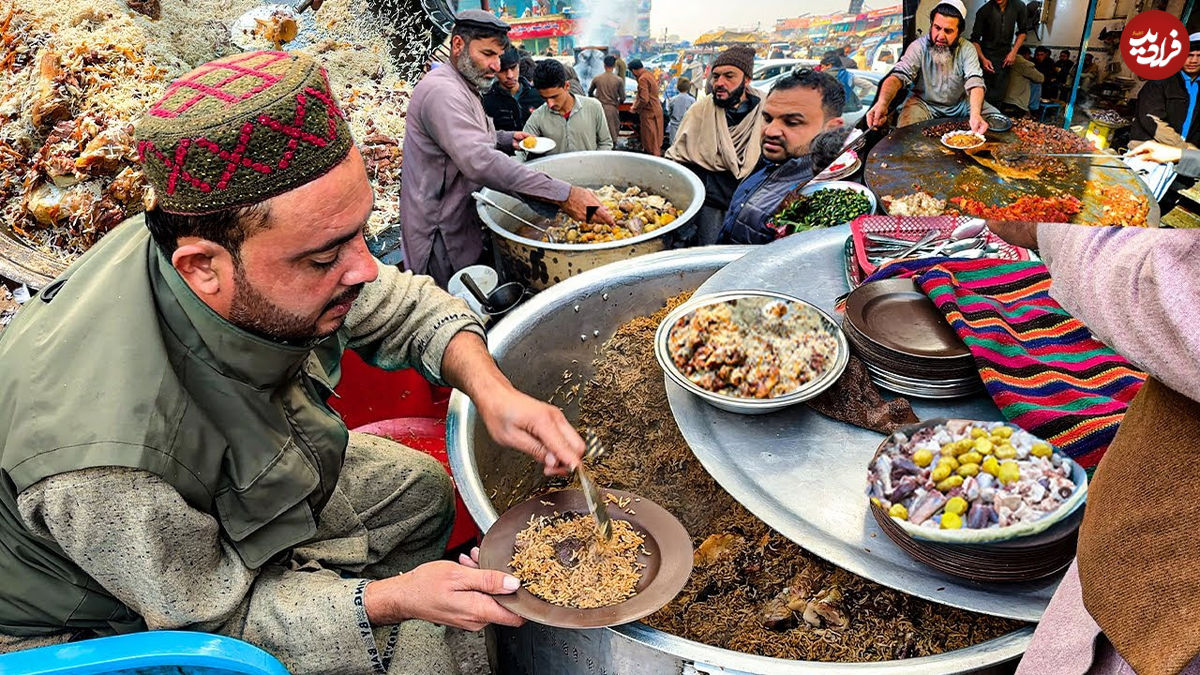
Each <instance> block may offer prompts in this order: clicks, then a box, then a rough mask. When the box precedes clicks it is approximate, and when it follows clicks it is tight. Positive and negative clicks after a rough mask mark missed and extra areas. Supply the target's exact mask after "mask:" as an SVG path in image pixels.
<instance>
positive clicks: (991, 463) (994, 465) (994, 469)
mask: <svg viewBox="0 0 1200 675" xmlns="http://www.w3.org/2000/svg"><path fill="white" fill-rule="evenodd" d="M982 468H983V472H984V473H990V474H992V475H993V476H996V475H999V474H1000V462H997V461H996V458H995V457H988V458H987V459H985V460H983V467H982Z"/></svg>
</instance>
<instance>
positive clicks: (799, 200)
mask: <svg viewBox="0 0 1200 675" xmlns="http://www.w3.org/2000/svg"><path fill="white" fill-rule="evenodd" d="M877 206H878V202H877V200H876V199H875V195H874V194H873V193H872V192H871V190H870V189H869V188H867V187H866V186H864V185H860V184H858V183H851V182H849V181H841V180H834V181H825V182H821V183H808V184H807V185H804V186H803V187H800V188H798V189H796V190H794V191H793V192H792V193H791V194H789V195H788V196H787V197H784V199H783V201H782V202H780V205H779V210H778V211H776V212H775V216H774V217H773V218H772V219H771V223H770V226H771V227H772V228H774V229H775V230H776V231H777V232H778V233H779V236H781V237H784V236H787V235H789V234H795V233H797V232H803V231H805V230H813V229H820V228H825V227H835V226H837V225H841V224H843V223H848V222H850V221H852V220H854V219H855V218H857V217H859V216H861V215H864V214H871V213H875V210H876V208H877Z"/></svg>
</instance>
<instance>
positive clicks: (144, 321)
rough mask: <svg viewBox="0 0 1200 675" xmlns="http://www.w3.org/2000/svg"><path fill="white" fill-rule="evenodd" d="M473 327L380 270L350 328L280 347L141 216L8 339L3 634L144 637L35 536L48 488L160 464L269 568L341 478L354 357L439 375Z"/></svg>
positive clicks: (0, 551)
mask: <svg viewBox="0 0 1200 675" xmlns="http://www.w3.org/2000/svg"><path fill="white" fill-rule="evenodd" d="M397 294H399V296H400V297H402V298H403V300H404V301H403V302H402V303H400V304H399V305H398V310H397V311H395V312H394V313H393V314H391V315H388V316H379V315H376V314H375V313H374V312H373V311H372V309H374V307H375V306H377V305H380V301H381V300H387V302H388V304H389V306H397V305H396V302H395V297H396V296H397ZM464 329H465V330H472V331H474V332H476V333H478V334H480V335H482V327H481V326H480V324H479V321H478V319H477V317H475V315H474V314H472V313H471V312H470V311H469V310H468V309H467V307H466V305H465V304H464V303H462V302H461V301H458V300H457V299H453V298H451V297H450V296H448V295H447V294H446V293H445V292H444V291H441V290H440V289H438V288H437V287H436V286H435V285H434V284H433V282H432V280H430V279H428V278H427V277H417V276H413V275H411V274H401V273H400V272H398V271H397V270H396V269H395V268H390V267H384V266H382V265H380V277H379V279H377V280H376V281H375V282H373V283H371V284H368V285H367V287H365V288H364V290H363V293H362V294H361V295H360V298H359V300H358V301H357V302H356V304H355V307H354V308H353V309H352V310H351V312H350V314H349V315H348V316H347V320H346V323H345V325H344V326H343V328H342V329H341V330H339V331H338V332H337V333H335V334H334V335H332V336H329V337H327V338H325V339H322V340H319V341H317V342H315V343H314V344H310V345H303V346H294V345H285V344H281V343H278V342H274V341H270V340H267V339H264V338H261V337H258V336H255V335H252V334H250V333H248V332H246V331H243V330H241V329H239V328H237V327H235V326H233V325H232V324H230V323H229V322H227V321H225V320H224V319H223V318H221V317H220V316H219V315H217V314H216V313H215V312H214V311H213V310H212V309H210V308H209V307H208V306H207V305H205V304H204V303H203V302H202V301H201V300H200V299H199V298H198V297H196V295H195V294H193V293H192V291H191V290H190V289H189V288H188V286H187V285H186V283H185V282H184V281H183V279H182V278H181V277H180V276H179V275H178V273H176V272H175V270H174V269H173V268H172V267H171V265H170V262H169V261H168V260H167V258H166V256H164V255H163V254H162V253H161V251H160V249H159V248H158V247H157V246H155V245H154V244H153V242H152V240H151V239H150V237H149V234H148V231H147V230H146V228H145V227H144V223H143V222H142V219H141V217H140V216H139V217H136V218H133V219H131V220H130V221H129V222H126V223H124V224H123V225H121V226H120V227H118V228H117V229H116V230H114V231H113V232H112V233H110V234H109V235H108V236H106V237H105V238H104V239H103V240H102V241H101V242H100V243H99V244H97V245H96V246H95V247H93V249H92V250H90V251H89V252H88V253H87V254H85V255H84V256H83V257H81V258H80V259H79V260H78V261H77V262H76V263H75V264H74V265H72V266H71V268H70V269H68V270H67V272H65V273H64V274H63V275H62V276H61V277H60V278H59V279H57V280H55V282H54V283H52V284H51V285H49V286H48V287H46V289H44V290H43V291H42V293H40V294H39V295H38V296H37V297H36V298H35V299H34V300H32V301H31V302H29V303H27V304H26V306H25V307H24V308H23V309H22V311H21V312H20V314H18V316H17V317H16V318H15V319H14V321H13V322H12V324H11V325H10V326H9V328H8V329H7V330H6V331H5V332H4V333H3V335H2V336H0V578H4V579H5V583H3V584H0V633H7V634H9V635H18V636H19V635H39V634H48V633H52V632H56V631H61V630H63V629H64V628H81V629H107V630H115V631H118V632H123V631H131V630H140V629H142V628H143V627H144V623H143V622H142V620H141V618H140V617H138V616H137V615H136V614H135V613H134V612H133V611H132V610H130V609H129V608H128V607H126V606H125V605H123V604H122V603H121V602H120V601H118V600H117V599H116V598H114V597H112V596H111V595H110V594H108V593H107V592H106V591H105V590H104V589H103V588H102V587H100V586H99V584H97V583H95V581H94V580H93V579H91V578H90V577H89V576H88V575H87V574H86V573H85V572H84V571H83V570H82V569H81V568H79V567H78V566H77V565H76V564H75V563H74V562H73V561H71V560H70V559H69V558H68V557H67V556H65V555H64V554H63V552H62V550H61V549H60V548H59V547H58V546H57V545H56V544H55V543H54V542H52V541H48V540H46V539H44V538H40V537H37V536H35V535H34V534H32V533H31V532H30V531H29V530H28V528H27V527H26V526H25V524H24V523H23V522H22V520H21V518H20V514H19V512H18V509H17V504H16V499H17V496H18V495H19V494H20V493H21V492H22V491H24V490H25V489H27V488H28V487H30V486H31V485H33V484H35V483H37V482H38V481H40V480H42V479H45V478H47V477H50V476H54V475H57V474H62V473H66V472H70V471H77V470H80V469H86V468H91V467H102V466H117V467H128V468H134V469H141V470H145V471H148V472H150V473H153V474H155V475H157V476H159V477H161V478H163V479H164V480H165V481H167V482H168V483H169V484H170V485H171V486H172V487H173V488H175V490H176V491H178V492H179V494H180V495H181V496H182V497H183V498H184V499H185V500H186V501H187V503H188V504H189V505H190V506H192V507H193V508H195V509H198V510H200V511H204V512H206V513H210V514H212V515H213V517H214V518H216V520H217V522H218V523H219V524H220V528H221V535H222V537H223V538H224V539H226V540H228V541H229V542H230V544H231V545H232V546H233V548H234V549H235V550H236V551H237V553H238V555H239V556H240V557H241V558H242V560H243V562H244V563H245V564H246V566H247V567H250V568H258V567H260V566H262V565H263V564H264V563H266V562H267V561H268V560H270V559H272V558H273V557H274V556H276V555H278V554H281V553H283V552H285V551H287V550H289V549H290V548H291V547H293V546H295V545H297V544H300V543H302V542H304V541H306V540H308V539H309V538H311V537H312V536H313V535H314V534H315V533H316V531H317V523H316V515H315V514H318V513H320V511H321V508H322V506H323V505H324V503H325V501H326V500H327V499H328V498H329V495H330V492H331V491H332V489H333V487H334V485H335V483H336V482H337V478H338V475H339V473H340V470H341V465H342V459H343V456H344V453H345V448H346V442H347V430H346V427H345V424H343V423H342V421H341V419H340V418H339V417H338V415H337V414H336V413H335V412H334V411H333V410H332V409H331V408H329V407H328V406H327V405H326V404H325V402H324V401H325V399H326V398H328V397H329V396H330V395H331V394H332V392H333V388H334V387H335V386H336V384H337V382H338V379H339V376H340V371H339V363H340V359H341V355H342V352H343V350H344V349H345V348H346V347H347V346H349V347H352V348H354V349H355V350H356V351H358V352H359V353H360V354H362V355H363V356H364V357H365V358H366V359H367V360H368V361H369V362H372V363H374V364H375V365H377V366H380V367H383V368H388V369H398V368H403V367H408V366H409V365H410V364H411V365H412V366H414V367H416V368H418V369H419V370H421V371H422V372H423V373H424V374H425V375H426V376H427V377H429V378H430V379H433V380H435V381H440V367H441V358H442V354H443V352H444V350H445V348H446V346H447V345H448V344H449V342H450V339H451V338H452V337H453V336H454V335H455V334H456V333H457V332H459V331H460V330H464ZM97 537H98V538H102V537H103V533H97Z"/></svg>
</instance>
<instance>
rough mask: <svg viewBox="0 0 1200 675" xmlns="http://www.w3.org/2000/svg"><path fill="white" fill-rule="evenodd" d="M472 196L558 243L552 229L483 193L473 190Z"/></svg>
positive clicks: (551, 241)
mask: <svg viewBox="0 0 1200 675" xmlns="http://www.w3.org/2000/svg"><path fill="white" fill-rule="evenodd" d="M471 196H472V197H474V198H475V201H477V202H479V203H480V204H483V205H485V206H490V207H492V208H493V209H496V210H497V211H499V212H500V213H503V214H504V215H506V216H508V217H509V218H512V219H513V220H516V221H517V222H519V223H521V224H522V225H528V226H529V227H532V228H533V229H535V230H537V231H538V232H541V233H542V234H544V235H546V239H548V240H549V241H550V243H551V244H555V243H558V242H557V241H556V240H555V239H554V235H553V234H550V230H548V229H546V228H544V227H541V226H539V225H534V224H533V223H531V222H529V221H528V220H525V219H524V218H522V217H521V216H518V215H517V214H515V213H513V212H512V211H509V210H508V209H506V208H504V207H503V206H500V205H499V204H497V203H496V202H494V201H492V200H491V199H489V198H488V197H487V196H486V195H484V194H483V193H481V192H472V193H471Z"/></svg>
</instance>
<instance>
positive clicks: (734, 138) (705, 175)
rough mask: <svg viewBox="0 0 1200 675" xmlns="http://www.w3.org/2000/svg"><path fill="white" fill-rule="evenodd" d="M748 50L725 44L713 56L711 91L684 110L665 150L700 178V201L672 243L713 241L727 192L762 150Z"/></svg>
mask: <svg viewBox="0 0 1200 675" xmlns="http://www.w3.org/2000/svg"><path fill="white" fill-rule="evenodd" d="M753 71H754V50H753V49H751V48H749V47H742V46H737V47H730V48H729V49H727V50H725V51H724V52H722V53H721V54H720V55H718V56H717V58H716V60H715V61H713V66H712V76H711V79H710V83H711V85H712V94H711V95H707V96H701V97H699V98H698V99H697V100H696V103H695V104H693V105H692V107H691V108H689V109H688V111H687V113H686V114H684V116H683V120H682V121H681V122H680V123H679V130H678V132H676V134H675V142H674V143H672V145H671V147H670V148H669V149H668V150H667V153H666V157H667V159H670V160H674V161H676V162H679V163H680V164H682V165H684V166H685V167H687V168H688V169H689V170H691V171H692V172H693V173H695V174H696V175H697V176H698V177H699V178H700V180H701V181H702V182H703V183H704V191H705V196H704V206H703V207H701V209H700V213H699V214H698V215H697V217H696V219H695V220H693V221H692V222H691V223H688V224H687V225H685V226H684V227H681V228H680V229H679V231H678V235H677V237H678V245H682V246H691V245H700V246H707V245H709V244H715V243H716V242H717V237H718V236H719V235H720V233H721V226H722V223H723V222H724V220H725V212H726V211H727V210H728V209H729V203H730V200H731V199H732V198H733V191H734V190H735V189H737V186H738V183H739V182H740V181H742V180H744V179H745V178H746V177H747V176H749V175H750V173H751V172H753V171H754V169H755V167H756V166H758V160H759V157H760V156H761V152H762V130H761V129H760V126H759V120H760V119H761V112H762V107H763V98H764V97H763V95H762V92H760V91H758V90H757V89H755V88H754V87H752V86H751V85H750V74H751V73H752V72H753Z"/></svg>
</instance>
